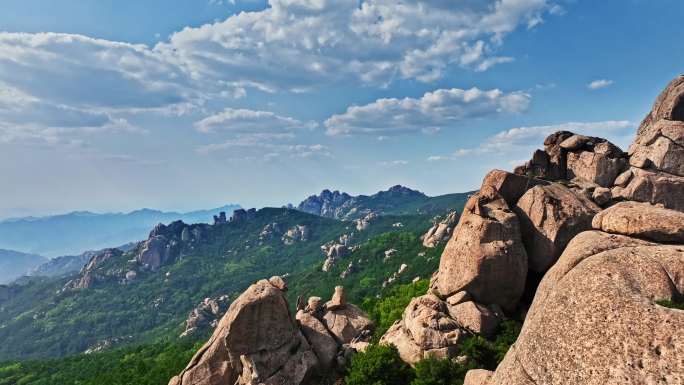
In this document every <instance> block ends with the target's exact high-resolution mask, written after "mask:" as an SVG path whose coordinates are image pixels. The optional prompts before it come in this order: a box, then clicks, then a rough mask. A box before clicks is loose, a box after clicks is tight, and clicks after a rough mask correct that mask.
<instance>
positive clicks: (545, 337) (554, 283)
mask: <svg viewBox="0 0 684 385" xmlns="http://www.w3.org/2000/svg"><path fill="white" fill-rule="evenodd" d="M585 241H586V240H585ZM624 242H625V240H624V239H623V241H621V242H618V243H616V244H614V246H616V247H617V248H614V249H610V250H606V251H602V252H601V251H599V252H598V253H596V254H593V255H589V256H587V257H585V258H583V260H582V261H581V263H576V262H577V261H576V260H577V255H582V254H586V251H587V250H589V248H590V247H591V246H590V245H587V244H586V242H582V243H578V246H579V247H580V248H582V250H576V249H575V246H574V245H572V246H569V247H568V249H567V250H566V252H565V253H564V254H563V256H562V257H561V260H560V261H559V264H561V262H563V265H564V266H567V265H568V264H566V263H564V259H566V258H571V259H573V262H572V263H570V265H574V267H572V268H570V270H568V271H567V272H566V273H565V274H554V278H553V279H552V280H551V279H547V278H545V281H547V282H546V284H545V285H544V286H543V287H542V286H540V288H539V290H538V293H537V296H536V297H535V300H534V304H533V307H532V309H531V311H530V313H528V316H527V319H526V320H525V325H524V327H523V330H522V332H521V335H520V337H519V338H518V340H517V342H516V343H515V347H514V348H512V349H511V350H510V351H509V352H508V354H507V355H506V358H505V359H504V361H503V362H502V363H501V364H500V366H499V368H498V369H497V371H496V373H495V374H494V375H493V377H492V379H491V380H490V382H489V385H504V384H505V385H511V384H549V385H552V384H617V383H620V384H648V383H654V384H655V383H662V384H680V383H682V381H684V361H682V360H681V357H682V355H683V354H684V335H683V334H682V333H681V330H682V328H684V312H682V311H680V310H675V309H670V308H666V307H663V306H660V305H658V304H656V300H677V299H678V298H680V297H681V295H682V290H684V282H683V280H682V275H683V271H684V248H682V247H681V246H671V245H642V246H624V247H621V245H622V244H624ZM635 242H637V243H638V242H639V241H635ZM599 250H600V248H599ZM597 251H598V250H597ZM566 256H567V257H566ZM575 263H576V264H575ZM559 264H557V266H558V265H559ZM554 268H555V266H554ZM550 273H551V272H549V274H550ZM548 276H549V275H548V274H547V277H548ZM673 277H675V279H674V280H673Z"/></svg>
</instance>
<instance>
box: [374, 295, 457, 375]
mask: <svg viewBox="0 0 684 385" xmlns="http://www.w3.org/2000/svg"><path fill="white" fill-rule="evenodd" d="M466 335H467V333H466V331H465V330H464V329H463V328H461V327H460V326H459V325H458V323H457V322H456V321H455V320H454V319H453V318H451V316H450V315H449V312H448V309H447V306H446V303H445V302H444V301H442V300H440V299H439V298H438V297H436V296H434V295H432V294H427V295H424V296H422V297H417V298H414V299H413V300H412V301H411V303H410V304H409V305H408V306H407V307H406V310H404V315H403V317H402V320H401V321H397V322H396V323H395V324H394V325H392V327H391V328H390V329H389V330H388V331H387V333H385V335H384V336H382V339H381V340H380V343H383V344H388V345H394V346H396V347H397V350H398V351H399V355H400V356H401V358H402V360H404V361H405V362H408V363H409V364H411V365H414V364H416V363H417V362H418V361H420V360H422V359H423V358H426V357H429V356H435V357H438V358H448V357H452V356H454V355H455V354H456V352H457V351H458V346H459V343H461V342H463V339H464V338H465V336H466Z"/></svg>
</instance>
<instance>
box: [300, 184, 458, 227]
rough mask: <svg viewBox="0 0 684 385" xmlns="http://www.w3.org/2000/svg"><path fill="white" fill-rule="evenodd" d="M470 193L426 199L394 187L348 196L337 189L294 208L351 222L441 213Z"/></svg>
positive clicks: (420, 195) (309, 199)
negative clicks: (372, 215)
mask: <svg viewBox="0 0 684 385" xmlns="http://www.w3.org/2000/svg"><path fill="white" fill-rule="evenodd" d="M469 195H471V193H460V194H448V195H441V196H437V197H429V196H427V195H425V194H423V193H422V192H420V191H417V190H412V189H410V188H408V187H404V186H401V185H396V186H393V187H390V188H389V189H388V190H387V191H380V192H378V193H376V194H373V195H370V196H368V195H359V196H351V195H349V194H347V193H344V192H342V193H341V192H339V191H337V190H335V191H330V190H327V189H326V190H323V191H322V192H321V193H320V194H318V195H311V196H310V197H308V198H306V199H305V200H303V201H302V202H301V203H300V204H299V205H298V206H297V209H298V210H300V211H304V212H307V213H311V214H315V215H320V216H323V217H327V218H335V219H343V220H351V219H359V218H362V217H364V216H366V215H367V214H369V213H375V214H379V215H382V214H394V215H411V214H421V215H437V214H444V213H446V212H447V211H449V210H450V209H452V208H453V207H455V206H463V204H464V203H465V200H466V199H468V196H469Z"/></svg>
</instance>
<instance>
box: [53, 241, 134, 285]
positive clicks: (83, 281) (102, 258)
mask: <svg viewBox="0 0 684 385" xmlns="http://www.w3.org/2000/svg"><path fill="white" fill-rule="evenodd" d="M122 254H123V252H122V251H121V250H119V249H104V250H102V251H100V252H98V253H97V254H95V255H93V256H92V257H91V258H90V261H88V263H87V264H86V265H85V266H83V268H82V269H81V272H80V273H79V276H78V277H77V278H74V279H72V280H71V281H69V282H67V284H66V285H65V286H64V289H87V288H90V287H93V286H94V285H95V284H97V283H99V282H102V281H104V280H106V279H107V277H106V276H105V275H104V274H102V273H101V272H99V271H98V270H99V267H100V266H101V265H102V264H103V263H105V262H106V261H108V260H110V259H112V258H118V257H120V256H121V255H122Z"/></svg>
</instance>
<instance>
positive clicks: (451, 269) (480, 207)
mask: <svg viewBox="0 0 684 385" xmlns="http://www.w3.org/2000/svg"><path fill="white" fill-rule="evenodd" d="M526 275H527V253H526V252H525V249H524V247H523V243H522V240H521V237H520V225H519V222H518V218H517V216H516V215H515V214H514V213H513V212H512V211H511V210H510V208H509V207H508V205H507V204H506V202H505V201H504V199H503V198H502V197H501V196H500V195H499V194H498V192H497V191H496V190H494V189H493V188H491V187H485V188H483V189H482V190H481V191H480V192H479V193H478V194H475V195H474V196H472V197H471V198H470V199H469V200H468V202H467V203H466V205H465V208H464V211H463V214H462V215H461V220H460V221H459V223H458V226H457V227H456V229H455V230H454V235H453V236H452V237H451V239H450V240H449V243H447V246H446V248H445V249H444V252H443V254H442V258H441V260H440V264H439V270H438V271H437V273H436V274H435V275H434V277H433V280H432V282H431V291H432V292H433V293H435V294H437V295H438V296H439V297H442V298H446V297H449V296H451V295H453V294H455V293H457V292H459V291H462V290H467V291H468V292H469V293H470V294H471V295H472V296H473V298H474V299H475V300H476V301H478V302H479V303H483V304H498V305H500V306H502V307H504V308H508V309H510V308H513V307H515V305H516V304H517V302H518V300H519V299H520V296H521V295H522V292H523V290H524V286H525V277H526Z"/></svg>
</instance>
